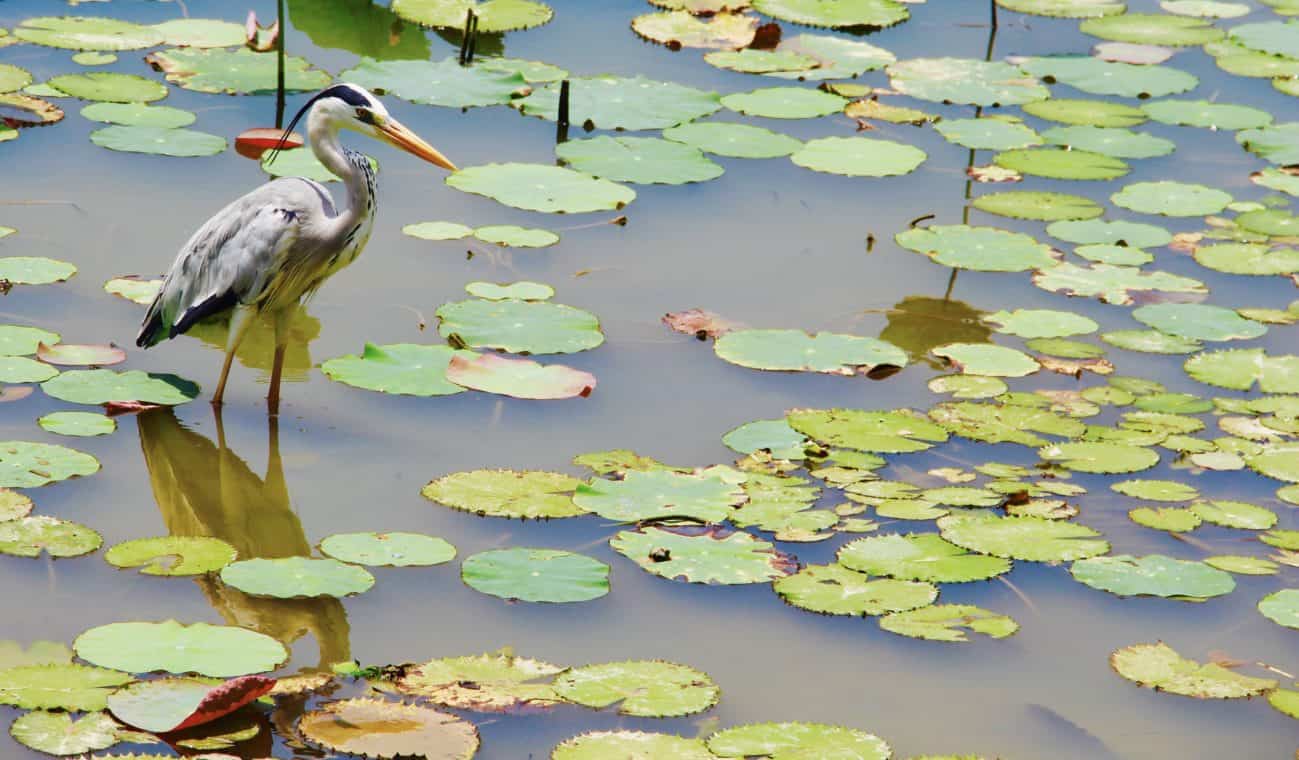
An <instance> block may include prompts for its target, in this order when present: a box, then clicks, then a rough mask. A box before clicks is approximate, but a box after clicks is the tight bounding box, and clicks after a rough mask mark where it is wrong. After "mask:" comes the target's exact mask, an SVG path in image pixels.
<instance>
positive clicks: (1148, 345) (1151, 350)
mask: <svg viewBox="0 0 1299 760" xmlns="http://www.w3.org/2000/svg"><path fill="white" fill-rule="evenodd" d="M1101 340H1103V341H1105V342H1106V343H1108V344H1110V345H1111V346H1118V347H1119V348H1123V349H1127V350H1128V351H1141V352H1143V353H1148V354H1193V353H1196V352H1197V351H1199V350H1201V349H1202V348H1204V344H1203V343H1201V342H1199V341H1198V340H1187V339H1186V338H1178V337H1175V336H1172V335H1166V334H1164V333H1161V332H1159V331H1158V330H1114V331H1113V332H1107V333H1102V334H1101Z"/></svg>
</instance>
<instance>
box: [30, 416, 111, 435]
mask: <svg viewBox="0 0 1299 760" xmlns="http://www.w3.org/2000/svg"><path fill="white" fill-rule="evenodd" d="M36 424H38V425H40V426H41V429H42V430H48V431H49V432H51V433H54V434H56V435H75V436H96V435H108V434H109V433H112V432H113V431H114V430H117V422H116V421H114V420H113V419H112V418H111V417H106V416H104V415H102V414H95V413H93V412H52V413H50V414H47V415H45V416H43V417H41V418H40V419H38V420H36Z"/></svg>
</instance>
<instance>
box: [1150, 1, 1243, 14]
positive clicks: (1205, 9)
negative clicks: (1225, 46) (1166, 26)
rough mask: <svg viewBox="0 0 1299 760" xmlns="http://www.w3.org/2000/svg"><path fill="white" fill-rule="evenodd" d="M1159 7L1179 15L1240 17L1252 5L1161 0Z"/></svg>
mask: <svg viewBox="0 0 1299 760" xmlns="http://www.w3.org/2000/svg"><path fill="white" fill-rule="evenodd" d="M1159 7H1160V8H1163V9H1164V10H1166V11H1168V12H1169V13H1176V14H1178V15H1179V16H1195V17H1197V18H1239V17H1240V16H1244V15H1247V14H1248V13H1249V12H1250V7H1249V6H1248V5H1246V4H1244V3H1227V2H1220V0H1160V3H1159Z"/></svg>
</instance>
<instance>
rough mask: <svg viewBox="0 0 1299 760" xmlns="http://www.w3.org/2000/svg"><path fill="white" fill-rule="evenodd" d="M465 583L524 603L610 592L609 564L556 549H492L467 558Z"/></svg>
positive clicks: (463, 574)
mask: <svg viewBox="0 0 1299 760" xmlns="http://www.w3.org/2000/svg"><path fill="white" fill-rule="evenodd" d="M460 578H461V579H462V580H463V581H464V582H465V585H467V586H469V587H470V588H472V589H474V590H475V591H481V592H482V593H484V594H489V595H491V596H496V597H500V598H501V599H507V600H509V599H517V600H520V601H524V602H555V603H561V602H586V601H590V600H592V599H599V598H600V597H602V596H604V595H605V594H608V593H609V566H608V565H606V564H604V563H603V562H600V561H599V560H595V559H592V558H590V557H587V556H584V555H581V554H574V553H573V552H566V551H558V550H555V549H528V548H523V547H515V548H511V549H494V550H491V551H485V552H479V553H478V554H474V555H472V556H470V557H467V558H466V559H465V561H464V563H463V564H462V565H461V567H460Z"/></svg>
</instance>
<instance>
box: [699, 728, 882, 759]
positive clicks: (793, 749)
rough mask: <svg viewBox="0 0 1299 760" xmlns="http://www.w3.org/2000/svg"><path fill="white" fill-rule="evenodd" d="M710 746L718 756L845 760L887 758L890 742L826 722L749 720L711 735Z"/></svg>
mask: <svg viewBox="0 0 1299 760" xmlns="http://www.w3.org/2000/svg"><path fill="white" fill-rule="evenodd" d="M708 749H709V750H710V751H711V752H712V753H713V754H714V755H716V756H718V757H737V758H740V757H769V758H771V760H801V759H802V758H813V757H824V758H844V760H849V759H852V760H887V759H888V758H889V757H891V756H892V750H891V749H890V747H889V745H888V744H887V743H885V742H884V740H883V739H880V738H879V737H878V736H874V735H873V734H868V733H866V732H865V731H858V730H856V729H852V728H843V727H841V726H831V725H827V724H825V723H750V724H748V725H743V726H735V727H733V728H728V729H725V730H723V731H718V732H717V733H715V734H713V735H712V736H710V737H708Z"/></svg>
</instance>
